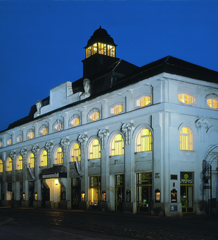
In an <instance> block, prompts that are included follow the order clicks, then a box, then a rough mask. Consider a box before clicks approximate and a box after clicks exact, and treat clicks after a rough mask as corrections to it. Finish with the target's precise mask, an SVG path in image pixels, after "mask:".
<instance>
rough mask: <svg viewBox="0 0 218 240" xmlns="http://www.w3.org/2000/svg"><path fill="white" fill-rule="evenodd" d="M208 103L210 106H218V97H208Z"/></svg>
mask: <svg viewBox="0 0 218 240" xmlns="http://www.w3.org/2000/svg"><path fill="white" fill-rule="evenodd" d="M207 105H208V106H209V107H210V108H218V99H216V98H209V99H207Z"/></svg>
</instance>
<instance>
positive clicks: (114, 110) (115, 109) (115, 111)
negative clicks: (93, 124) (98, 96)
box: [111, 104, 123, 114]
mask: <svg viewBox="0 0 218 240" xmlns="http://www.w3.org/2000/svg"><path fill="white" fill-rule="evenodd" d="M122 111H123V105H121V104H120V105H116V106H114V107H112V108H111V114H119V113H121V112H122Z"/></svg>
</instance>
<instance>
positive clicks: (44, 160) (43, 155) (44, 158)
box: [40, 150, 48, 167]
mask: <svg viewBox="0 0 218 240" xmlns="http://www.w3.org/2000/svg"><path fill="white" fill-rule="evenodd" d="M40 160H41V164H40V166H41V167H44V166H47V165H48V153H47V151H46V150H43V151H42V152H41V156H40Z"/></svg>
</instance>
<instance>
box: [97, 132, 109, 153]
mask: <svg viewBox="0 0 218 240" xmlns="http://www.w3.org/2000/svg"><path fill="white" fill-rule="evenodd" d="M108 133H109V131H108V129H100V130H99V131H98V137H99V138H100V139H101V147H102V149H104V148H105V141H104V140H105V137H106V136H107V135H108Z"/></svg>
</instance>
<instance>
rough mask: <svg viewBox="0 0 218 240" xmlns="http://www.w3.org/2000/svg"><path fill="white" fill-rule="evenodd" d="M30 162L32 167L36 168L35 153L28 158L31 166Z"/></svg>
mask: <svg viewBox="0 0 218 240" xmlns="http://www.w3.org/2000/svg"><path fill="white" fill-rule="evenodd" d="M29 164H30V168H34V154H33V153H30V155H29V158H28V166H27V167H29Z"/></svg>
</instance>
